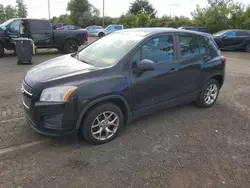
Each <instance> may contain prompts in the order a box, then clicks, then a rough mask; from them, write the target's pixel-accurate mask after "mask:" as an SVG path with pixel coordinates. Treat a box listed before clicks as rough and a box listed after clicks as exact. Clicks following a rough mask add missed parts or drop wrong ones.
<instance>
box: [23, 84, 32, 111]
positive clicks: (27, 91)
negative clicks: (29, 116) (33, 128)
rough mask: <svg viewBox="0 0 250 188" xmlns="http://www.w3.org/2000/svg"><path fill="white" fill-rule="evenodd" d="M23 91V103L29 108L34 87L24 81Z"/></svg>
mask: <svg viewBox="0 0 250 188" xmlns="http://www.w3.org/2000/svg"><path fill="white" fill-rule="evenodd" d="M22 93H23V99H22V101H23V105H24V106H25V107H26V108H28V109H29V108H30V107H31V105H32V88H31V87H30V86H29V85H28V84H26V83H25V82H24V81H23V83H22Z"/></svg>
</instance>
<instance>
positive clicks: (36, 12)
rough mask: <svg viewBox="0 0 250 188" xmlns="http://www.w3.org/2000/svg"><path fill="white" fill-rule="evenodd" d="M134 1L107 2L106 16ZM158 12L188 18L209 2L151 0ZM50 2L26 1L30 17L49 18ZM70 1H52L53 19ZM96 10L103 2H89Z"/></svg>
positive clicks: (6, 0) (247, 0)
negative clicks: (195, 10)
mask: <svg viewBox="0 0 250 188" xmlns="http://www.w3.org/2000/svg"><path fill="white" fill-rule="evenodd" d="M15 1H16V0H0V4H3V5H4V6H5V5H7V4H11V5H15ZM133 1H134V0H105V7H106V8H105V15H106V16H111V17H118V16H120V15H121V14H123V13H126V12H127V11H128V7H129V5H130V3H131V2H133ZM149 1H150V2H151V3H152V4H153V6H154V8H155V9H156V10H157V11H158V16H162V15H165V14H166V15H170V14H171V15H172V16H173V15H174V16H175V15H176V16H181V15H184V16H188V17H190V13H191V12H192V11H193V10H194V9H195V6H196V4H200V5H201V6H205V5H206V2H207V0H149ZM238 1H240V2H243V3H250V0H238ZM47 2H48V0H39V1H38V0H24V3H25V4H26V5H27V6H28V13H29V15H28V17H30V18H48V4H47ZM67 2H68V0H50V10H51V17H52V16H59V15H61V14H64V13H66V7H67ZM89 2H90V3H92V4H93V5H94V6H95V7H96V8H98V9H100V11H101V14H102V2H103V0H89Z"/></svg>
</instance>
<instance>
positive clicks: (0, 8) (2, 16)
mask: <svg viewBox="0 0 250 188" xmlns="http://www.w3.org/2000/svg"><path fill="white" fill-rule="evenodd" d="M4 21H5V13H4V7H3V5H2V4H0V24H1V23H3V22H4Z"/></svg>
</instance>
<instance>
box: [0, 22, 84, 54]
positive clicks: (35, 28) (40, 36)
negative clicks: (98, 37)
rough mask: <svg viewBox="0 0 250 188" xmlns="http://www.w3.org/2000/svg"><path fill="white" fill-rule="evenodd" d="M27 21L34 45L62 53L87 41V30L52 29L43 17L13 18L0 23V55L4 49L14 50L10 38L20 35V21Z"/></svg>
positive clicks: (74, 48)
mask: <svg viewBox="0 0 250 188" xmlns="http://www.w3.org/2000/svg"><path fill="white" fill-rule="evenodd" d="M22 20H25V21H27V22H28V25H29V29H30V33H31V36H32V39H33V40H34V42H35V45H36V47H37V48H38V49H39V48H57V49H58V50H60V51H63V52H64V53H66V54H68V53H74V52H76V51H77V50H78V47H79V46H81V45H84V44H87V42H88V31H87V30H85V29H81V30H52V25H51V23H50V22H49V21H48V20H44V19H27V18H13V19H10V20H8V21H6V22H4V23H3V24H1V25H0V57H1V56H3V55H4V49H6V50H15V44H14V43H13V41H12V38H17V37H19V36H20V33H19V32H20V24H21V21H22Z"/></svg>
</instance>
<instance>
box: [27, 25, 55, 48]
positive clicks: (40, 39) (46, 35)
mask: <svg viewBox="0 0 250 188" xmlns="http://www.w3.org/2000/svg"><path fill="white" fill-rule="evenodd" d="M29 25H30V30H31V35H32V38H33V40H34V41H35V44H36V45H37V46H40V47H43V46H44V47H46V46H51V45H52V44H53V37H52V27H51V25H50V23H49V22H48V21H46V20H29Z"/></svg>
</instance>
